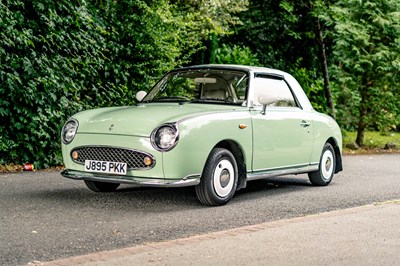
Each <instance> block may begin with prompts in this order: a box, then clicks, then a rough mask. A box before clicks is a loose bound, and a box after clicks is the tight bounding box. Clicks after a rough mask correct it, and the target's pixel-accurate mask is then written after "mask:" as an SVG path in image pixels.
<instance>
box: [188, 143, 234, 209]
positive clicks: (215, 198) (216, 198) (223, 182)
mask: <svg viewBox="0 0 400 266" xmlns="http://www.w3.org/2000/svg"><path fill="white" fill-rule="evenodd" d="M237 182H238V168H237V164H236V160H235V157H234V156H233V154H232V153H231V152H230V151H228V150H226V149H222V148H215V149H213V150H212V151H211V153H210V155H209V156H208V159H207V162H206V165H205V167H204V170H203V174H202V176H201V181H200V184H199V185H198V186H196V194H197V197H198V199H199V200H200V201H201V202H202V203H203V204H205V205H209V206H219V205H224V204H226V203H227V202H228V201H229V200H230V199H231V198H232V197H233V195H234V194H235V191H236V187H237Z"/></svg>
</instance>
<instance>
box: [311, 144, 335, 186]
mask: <svg viewBox="0 0 400 266" xmlns="http://www.w3.org/2000/svg"><path fill="white" fill-rule="evenodd" d="M335 167H336V156H335V150H334V149H333V147H332V145H331V144H330V143H326V144H325V146H324V149H323V150H322V153H321V159H320V161H319V169H318V170H317V171H315V172H311V173H309V174H308V177H309V179H310V181H311V183H312V184H313V185H316V186H327V185H329V183H330V182H331V181H332V178H333V175H334V174H335Z"/></svg>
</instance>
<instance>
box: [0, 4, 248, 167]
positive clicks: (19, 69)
mask: <svg viewBox="0 0 400 266" xmlns="http://www.w3.org/2000/svg"><path fill="white" fill-rule="evenodd" d="M198 2H201V3H204V4H213V5H211V6H210V5H205V6H203V5H199V3H198ZM198 2H197V1H195V2H193V1H167V0H152V1H144V0H105V1H95V0H88V1H80V0H72V1H67V0H58V1H54V0H13V1H11V0H9V1H7V0H5V1H4V0H1V1H0V21H1V23H0V36H1V37H0V121H1V123H0V132H1V137H0V164H7V163H28V162H29V163H32V162H33V163H35V167H36V168H42V167H47V166H50V165H57V164H61V163H62V161H61V153H60V140H59V139H60V137H59V134H60V130H61V127H62V125H63V123H64V122H65V121H66V119H67V118H68V117H69V116H71V115H72V114H74V113H76V112H78V111H80V110H84V109H89V108H96V107H101V106H111V105H127V104H132V103H133V102H134V100H133V99H134V97H133V95H134V94H135V93H136V92H137V91H138V90H142V89H144V90H149V89H150V88H151V86H152V85H153V84H154V83H155V80H156V79H158V78H159V77H160V76H161V75H162V74H163V73H164V72H165V71H167V70H170V69H171V68H174V67H177V66H179V65H182V64H184V63H187V62H188V61H189V60H190V58H191V55H192V54H194V53H195V52H196V51H198V50H200V49H202V48H203V42H204V40H206V39H208V36H210V34H213V33H214V34H221V35H223V34H226V33H228V29H229V25H231V24H234V23H238V20H237V18H236V17H235V16H234V13H235V12H239V11H240V10H241V9H242V8H243V7H242V6H241V5H240V4H239V2H241V1H232V0H219V1H208V0H203V1H198ZM214 4H216V5H214ZM225 11H229V12H230V11H232V13H225ZM221 14H222V15H221Z"/></svg>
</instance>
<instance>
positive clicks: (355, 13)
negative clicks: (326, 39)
mask: <svg viewBox="0 0 400 266" xmlns="http://www.w3.org/2000/svg"><path fill="white" fill-rule="evenodd" d="M325 20H326V21H327V23H330V24H331V25H333V26H334V32H333V37H334V40H335V45H334V58H335V61H336V65H335V66H334V68H333V70H334V77H335V80H336V83H337V86H338V88H339V90H338V104H339V109H340V110H341V113H340V116H339V120H341V121H342V122H347V123H349V124H347V123H342V124H343V126H344V127H345V128H348V129H353V128H357V129H358V132H359V135H358V137H357V142H358V144H359V145H362V144H363V131H364V130H366V129H367V128H376V129H378V130H390V129H392V128H393V127H395V125H396V124H399V123H400V121H399V114H400V109H399V106H400V97H399V92H400V87H399V85H398V84H399V82H400V2H399V1H396V0H380V1H358V0H349V1H338V3H337V4H335V5H333V6H332V7H331V9H330V16H329V17H326V18H325ZM349 117H351V118H352V119H353V121H349V120H348V118H349ZM354 118H357V119H356V120H354Z"/></svg>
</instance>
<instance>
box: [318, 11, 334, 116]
mask: <svg viewBox="0 0 400 266" xmlns="http://www.w3.org/2000/svg"><path fill="white" fill-rule="evenodd" d="M317 41H318V46H319V52H320V62H321V67H322V75H323V77H324V90H325V98H326V102H327V103H328V108H329V111H330V115H331V116H332V117H333V118H336V115H335V107H334V105H333V98H332V92H331V84H330V81H329V72H328V60H327V58H326V52H325V49H326V48H325V42H324V37H323V35H322V28H321V23H320V21H319V19H317Z"/></svg>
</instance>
